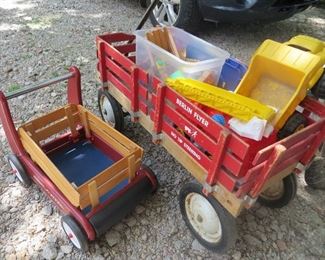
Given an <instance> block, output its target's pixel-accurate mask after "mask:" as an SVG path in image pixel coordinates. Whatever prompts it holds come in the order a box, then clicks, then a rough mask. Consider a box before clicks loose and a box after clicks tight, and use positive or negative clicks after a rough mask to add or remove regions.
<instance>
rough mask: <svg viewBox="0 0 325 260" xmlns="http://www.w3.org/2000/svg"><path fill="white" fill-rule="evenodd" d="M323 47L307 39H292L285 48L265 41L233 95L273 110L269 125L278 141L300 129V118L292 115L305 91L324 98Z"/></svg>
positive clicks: (315, 40) (319, 42) (270, 41)
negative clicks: (276, 132)
mask: <svg viewBox="0 0 325 260" xmlns="http://www.w3.org/2000/svg"><path fill="white" fill-rule="evenodd" d="M324 46H325V45H324V43H323V42H321V41H319V40H317V39H314V38H311V37H308V36H297V37H294V38H292V39H291V40H290V41H289V42H287V43H286V44H281V43H278V42H275V41H272V40H266V41H265V42H263V44H262V45H261V46H260V47H259V48H258V50H257V51H256V53H255V54H254V56H253V58H252V60H251V63H250V65H249V67H248V70H247V73H246V74H245V76H244V78H243V79H242V81H241V82H240V83H239V85H238V87H237V89H236V91H235V92H236V93H237V94H240V95H243V96H246V97H250V98H252V99H255V100H257V101H259V102H261V103H262V104H265V105H268V106H271V107H273V108H275V109H276V110H277V113H276V115H275V117H274V118H273V120H272V122H271V123H272V125H273V126H274V128H275V129H276V130H278V131H279V134H278V136H279V138H284V137H286V136H288V135H290V134H292V133H293V132H295V131H297V130H299V129H301V128H302V127H304V124H305V119H304V117H303V116H302V115H301V114H300V113H294V112H295V110H296V108H297V106H298V105H299V103H300V102H301V101H302V100H303V99H304V98H305V96H306V95H307V93H308V90H310V89H312V88H314V91H313V92H314V94H316V95H317V94H318V97H319V98H325V86H324V68H323V66H324V60H325V52H324V50H325V49H324ZM291 117H293V119H292V118H291ZM288 124H289V125H288Z"/></svg>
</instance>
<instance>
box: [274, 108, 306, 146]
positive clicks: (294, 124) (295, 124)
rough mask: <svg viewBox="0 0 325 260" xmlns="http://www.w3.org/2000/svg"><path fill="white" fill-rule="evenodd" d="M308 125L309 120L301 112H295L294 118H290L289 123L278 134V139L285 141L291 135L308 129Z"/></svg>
mask: <svg viewBox="0 0 325 260" xmlns="http://www.w3.org/2000/svg"><path fill="white" fill-rule="evenodd" d="M306 125H307V119H306V118H305V117H304V116H303V115H302V114H300V113H299V112H295V113H294V114H293V115H292V116H290V117H289V119H288V121H287V122H286V123H285V125H284V126H283V127H282V128H281V130H280V131H279V132H278V139H280V140H281V139H284V138H286V137H288V136H289V135H292V134H294V133H296V132H298V131H300V130H302V129H303V128H305V127H306Z"/></svg>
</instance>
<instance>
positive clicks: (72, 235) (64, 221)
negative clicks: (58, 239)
mask: <svg viewBox="0 0 325 260" xmlns="http://www.w3.org/2000/svg"><path fill="white" fill-rule="evenodd" d="M61 226H62V229H63V231H64V233H65V234H66V235H67V237H68V239H69V240H70V241H71V242H72V244H73V245H74V246H75V247H76V248H77V249H79V250H81V251H87V250H88V239H87V237H86V235H85V233H84V232H83V230H82V229H81V228H80V227H79V225H78V224H77V222H76V221H75V220H74V219H73V218H72V217H70V216H68V215H66V216H63V217H62V218H61Z"/></svg>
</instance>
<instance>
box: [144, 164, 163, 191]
mask: <svg viewBox="0 0 325 260" xmlns="http://www.w3.org/2000/svg"><path fill="white" fill-rule="evenodd" d="M141 169H143V170H144V171H146V172H147V174H148V175H149V176H150V177H149V179H150V181H151V183H152V185H153V189H152V194H154V193H156V191H157V190H158V188H159V182H158V179H157V176H156V174H155V173H154V172H153V170H152V169H151V168H150V167H149V166H147V165H145V164H141Z"/></svg>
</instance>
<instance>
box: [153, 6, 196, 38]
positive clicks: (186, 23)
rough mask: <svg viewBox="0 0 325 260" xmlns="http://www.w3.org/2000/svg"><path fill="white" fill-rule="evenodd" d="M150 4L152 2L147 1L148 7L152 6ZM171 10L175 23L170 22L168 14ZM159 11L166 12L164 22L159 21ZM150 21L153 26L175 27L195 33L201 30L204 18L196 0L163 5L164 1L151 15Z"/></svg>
mask: <svg viewBox="0 0 325 260" xmlns="http://www.w3.org/2000/svg"><path fill="white" fill-rule="evenodd" d="M150 2H151V0H147V5H148V4H150ZM161 6H163V7H161ZM171 9H172V10H173V11H174V14H175V20H174V21H170V20H168V16H167V10H169V11H168V12H169V13H170V12H171V11H170V10H171ZM159 10H162V12H164V10H165V13H166V14H165V15H164V17H163V19H162V20H159V19H158V17H157V16H158V12H159ZM150 21H151V23H152V25H153V26H157V25H165V26H166V25H167V26H175V27H179V28H182V29H184V30H187V31H190V32H195V31H197V30H198V29H199V25H200V23H201V21H202V18H201V15H200V12H199V8H198V4H197V1H196V0H180V4H176V3H169V4H163V3H162V1H160V2H159V3H158V5H157V6H156V7H155V9H154V11H153V12H152V13H151V14H150Z"/></svg>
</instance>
